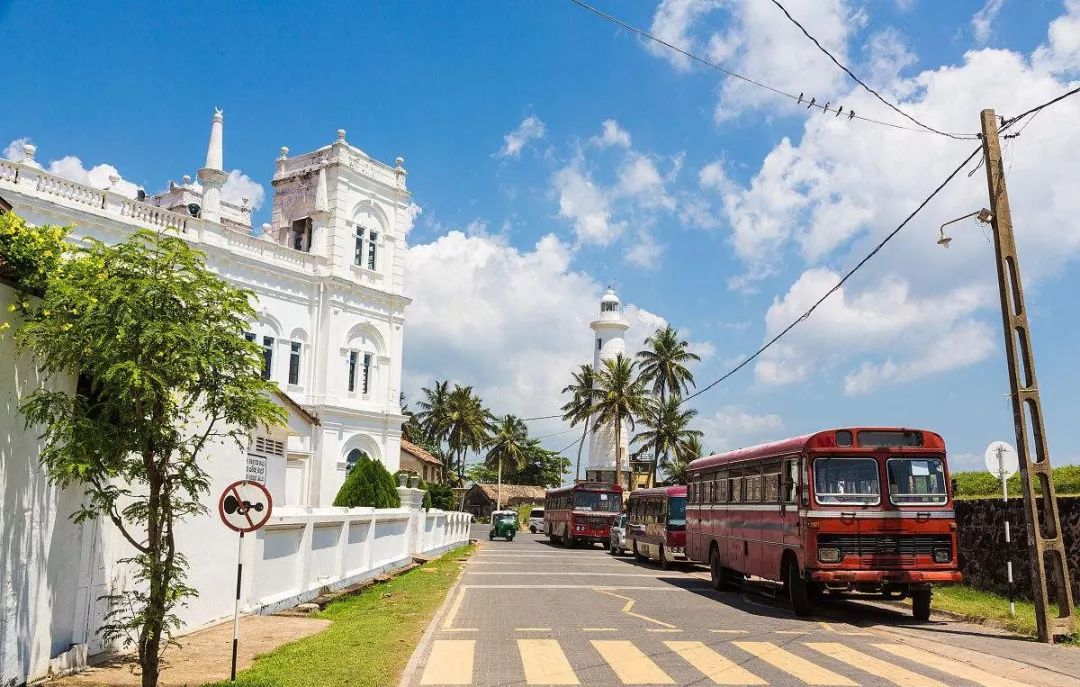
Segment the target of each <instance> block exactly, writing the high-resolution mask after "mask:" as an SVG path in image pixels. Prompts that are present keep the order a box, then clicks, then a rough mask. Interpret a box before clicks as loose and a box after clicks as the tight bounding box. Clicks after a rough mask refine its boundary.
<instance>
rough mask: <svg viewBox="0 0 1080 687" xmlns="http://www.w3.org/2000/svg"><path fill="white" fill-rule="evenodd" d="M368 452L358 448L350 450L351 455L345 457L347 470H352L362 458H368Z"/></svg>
mask: <svg viewBox="0 0 1080 687" xmlns="http://www.w3.org/2000/svg"><path fill="white" fill-rule="evenodd" d="M367 457H368V454H367V453H365V452H364V451H361V450H360V449H358V448H354V449H353V450H351V451H349V455H348V456H346V457H345V472H351V471H352V469H353V468H354V467H356V464H357V463H359V462H360V459H361V458H367Z"/></svg>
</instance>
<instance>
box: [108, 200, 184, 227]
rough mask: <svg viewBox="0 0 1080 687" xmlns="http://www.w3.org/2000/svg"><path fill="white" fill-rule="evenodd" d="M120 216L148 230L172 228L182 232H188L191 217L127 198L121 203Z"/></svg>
mask: <svg viewBox="0 0 1080 687" xmlns="http://www.w3.org/2000/svg"><path fill="white" fill-rule="evenodd" d="M120 216H121V217H129V218H131V219H132V220H134V221H135V222H137V223H138V224H140V225H142V226H145V227H146V228H148V229H149V228H151V227H160V228H163V229H164V228H167V227H172V228H174V229H179V230H180V231H187V223H188V220H189V219H190V217H187V216H185V215H181V214H180V213H179V212H173V211H172V210H166V209H164V208H159V207H157V206H156V205H150V204H149V203H140V202H139V201H137V200H130V199H127V198H125V199H124V200H122V201H120Z"/></svg>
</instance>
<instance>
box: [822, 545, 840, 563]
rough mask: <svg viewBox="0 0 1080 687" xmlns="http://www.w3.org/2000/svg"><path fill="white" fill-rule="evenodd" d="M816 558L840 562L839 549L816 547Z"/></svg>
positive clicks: (823, 560)
mask: <svg viewBox="0 0 1080 687" xmlns="http://www.w3.org/2000/svg"><path fill="white" fill-rule="evenodd" d="M817 559H818V560H819V561H821V562H822V563H839V562H840V549H833V548H827V549H818V552H817Z"/></svg>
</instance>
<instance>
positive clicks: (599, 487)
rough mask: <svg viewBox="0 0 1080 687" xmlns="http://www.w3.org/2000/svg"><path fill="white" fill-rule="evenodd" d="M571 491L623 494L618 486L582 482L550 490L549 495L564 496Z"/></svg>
mask: <svg viewBox="0 0 1080 687" xmlns="http://www.w3.org/2000/svg"><path fill="white" fill-rule="evenodd" d="M570 491H607V492H615V493H622V487H620V486H619V485H618V484H607V483H604V482H581V483H580V484H571V485H570V486H568V487H559V488H557V489H548V490H547V493H549V494H563V493H567V492H570Z"/></svg>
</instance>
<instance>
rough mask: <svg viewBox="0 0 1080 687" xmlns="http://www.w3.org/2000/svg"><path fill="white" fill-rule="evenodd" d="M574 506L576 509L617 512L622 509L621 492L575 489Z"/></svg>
mask: <svg viewBox="0 0 1080 687" xmlns="http://www.w3.org/2000/svg"><path fill="white" fill-rule="evenodd" d="M574 508H575V509H577V510H595V511H603V512H606V513H618V512H619V511H621V510H622V494H612V493H607V492H603V491H576V492H574Z"/></svg>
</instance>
